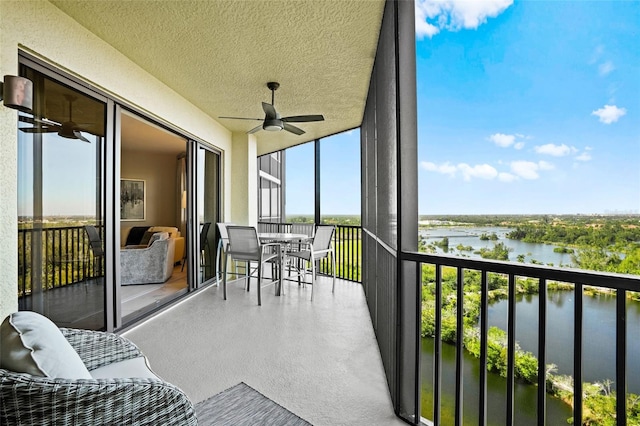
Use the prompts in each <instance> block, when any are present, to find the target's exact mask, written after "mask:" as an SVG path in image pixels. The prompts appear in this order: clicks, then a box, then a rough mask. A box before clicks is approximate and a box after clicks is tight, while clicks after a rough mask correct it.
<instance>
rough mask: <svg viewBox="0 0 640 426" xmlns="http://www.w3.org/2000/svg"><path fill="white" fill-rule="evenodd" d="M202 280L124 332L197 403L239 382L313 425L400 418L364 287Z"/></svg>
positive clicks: (163, 374) (326, 280)
mask: <svg viewBox="0 0 640 426" xmlns="http://www.w3.org/2000/svg"><path fill="white" fill-rule="evenodd" d="M255 284H256V279H255V278H254V279H252V283H251V285H252V287H251V291H250V292H246V291H245V290H244V280H239V281H234V282H230V283H229V284H228V299H227V300H226V301H225V300H223V299H222V287H213V286H212V287H209V288H207V289H205V290H203V291H202V292H200V293H197V294H195V295H193V296H191V297H189V298H187V299H186V300H184V301H183V302H180V303H179V304H178V305H176V306H175V307H173V308H171V309H169V310H167V311H165V312H163V313H161V314H159V315H157V316H155V317H153V318H151V319H149V320H147V321H146V322H144V323H142V324H140V325H139V326H137V327H135V328H133V329H131V330H129V331H127V332H126V333H124V335H126V336H127V337H128V338H130V339H131V340H133V341H134V342H135V343H136V344H137V345H138V346H139V347H140V349H141V350H142V351H143V352H144V353H145V354H146V355H147V357H148V358H149V361H150V364H151V367H152V369H153V370H154V371H155V372H156V373H157V374H158V375H159V376H161V377H163V378H164V379H166V380H167V381H169V382H171V383H173V384H175V385H177V386H178V387H180V388H181V389H183V390H184V391H185V392H186V393H187V395H188V396H189V397H190V398H191V400H192V401H193V402H194V403H197V402H199V401H202V400H205V399H207V398H209V397H210V396H212V395H215V394H216V393H218V392H221V391H223V390H225V389H227V388H229V387H232V386H234V385H236V384H238V383H240V382H245V383H246V384H248V385H249V386H251V387H253V388H254V389H256V390H258V391H259V392H261V393H262V394H264V395H266V396H267V397H269V398H271V399H272V400H273V401H275V402H277V403H278V404H280V405H282V406H283V407H285V408H287V409H289V410H290V411H292V412H294V413H295V414H297V415H298V416H300V417H302V418H304V419H305V420H307V421H309V422H310V423H312V424H314V425H393V424H398V425H401V424H405V423H404V422H402V421H401V420H400V419H398V418H397V417H396V416H395V414H394V412H393V407H392V404H391V399H390V396H389V390H388V387H387V382H386V379H385V375H384V371H383V368H382V361H381V358H380V353H379V350H378V346H377V343H376V340H375V335H374V331H373V327H372V324H371V319H370V317H369V311H368V309H367V305H366V300H365V297H364V292H363V290H362V286H361V285H360V284H357V283H352V282H348V281H342V280H337V281H336V290H335V293H334V294H332V293H331V279H330V278H326V277H320V278H319V282H318V284H316V289H315V295H314V301H313V302H311V300H310V298H311V286H306V287H299V286H298V284H297V283H295V282H285V284H284V288H285V293H286V294H285V295H284V296H280V297H277V296H275V295H274V287H273V285H268V286H265V287H263V289H262V306H258V305H257V294H256V289H255Z"/></svg>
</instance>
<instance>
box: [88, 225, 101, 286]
mask: <svg viewBox="0 0 640 426" xmlns="http://www.w3.org/2000/svg"><path fill="white" fill-rule="evenodd" d="M84 230H85V232H86V233H87V238H89V250H91V255H89V251H88V250H87V254H86V257H85V261H84V277H85V278H87V277H88V276H89V269H90V268H91V262H89V260H92V261H93V274H92V276H98V277H100V276H102V261H103V258H104V247H103V246H102V238H100V233H99V232H98V229H97V228H96V227H95V226H93V225H85V226H84ZM96 267H97V269H98V273H97V274H96Z"/></svg>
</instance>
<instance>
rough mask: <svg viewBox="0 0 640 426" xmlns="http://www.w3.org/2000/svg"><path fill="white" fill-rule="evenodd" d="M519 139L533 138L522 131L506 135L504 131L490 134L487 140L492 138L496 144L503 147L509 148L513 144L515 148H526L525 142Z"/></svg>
mask: <svg viewBox="0 0 640 426" xmlns="http://www.w3.org/2000/svg"><path fill="white" fill-rule="evenodd" d="M519 139H531V138H530V137H528V136H525V135H523V134H520V133H516V134H514V135H506V134H504V133H494V134H492V135H490V136H489V137H488V138H487V140H490V141H491V142H493V143H494V144H496V145H497V146H499V147H502V148H508V147H510V146H513V148H514V149H522V148H524V142H523V141H521V140H519Z"/></svg>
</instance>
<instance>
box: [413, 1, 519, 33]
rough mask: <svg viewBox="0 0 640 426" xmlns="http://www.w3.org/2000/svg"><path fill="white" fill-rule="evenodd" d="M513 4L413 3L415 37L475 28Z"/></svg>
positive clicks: (479, 2) (497, 2) (503, 2)
mask: <svg viewBox="0 0 640 426" xmlns="http://www.w3.org/2000/svg"><path fill="white" fill-rule="evenodd" d="M512 4H513V0H482V1H477V0H474V1H469V0H416V36H417V37H418V38H423V37H424V36H427V37H429V38H431V37H433V36H434V35H436V34H437V33H439V32H440V31H441V30H444V29H446V30H449V31H459V30H460V29H463V28H464V29H476V28H478V27H479V26H480V25H482V24H484V23H485V22H487V18H494V17H496V16H498V15H499V14H501V13H502V12H504V11H505V10H506V9H507V8H508V7H509V6H511V5H512Z"/></svg>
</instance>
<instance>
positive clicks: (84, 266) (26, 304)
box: [18, 66, 106, 329]
mask: <svg viewBox="0 0 640 426" xmlns="http://www.w3.org/2000/svg"><path fill="white" fill-rule="evenodd" d="M21 75H23V76H25V77H27V78H29V79H30V80H32V81H33V82H34V88H33V95H34V102H33V104H34V105H33V114H25V113H20V115H19V125H18V127H19V129H20V131H19V132H18V262H19V266H18V301H19V302H18V303H19V308H20V309H21V310H33V311H36V312H39V313H41V314H43V315H45V316H47V317H49V318H50V319H51V320H53V321H54V322H55V323H56V324H57V325H58V326H63V327H76V328H87V329H104V328H105V322H104V263H103V262H104V256H102V250H103V249H104V245H103V243H102V241H103V237H104V228H103V223H102V220H103V215H104V213H103V202H102V193H101V188H102V161H103V159H102V151H103V144H104V134H105V117H106V105H105V104H104V103H103V102H100V101H97V100H95V99H93V98H91V97H89V96H87V95H85V94H83V93H81V92H78V91H76V90H73V89H71V88H69V87H66V86H64V85H62V84H59V83H57V82H55V81H53V80H50V79H49V78H48V77H46V76H45V75H43V74H41V73H39V72H37V71H35V70H33V69H31V68H28V67H25V66H23V68H22V71H21ZM87 225H90V226H93V227H95V228H94V229H95V230H97V232H98V235H99V236H101V241H98V243H97V244H96V245H95V246H94V247H92V246H91V242H90V240H89V234H88V233H87V230H86V229H85V226H87ZM101 249H102V250H101Z"/></svg>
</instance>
